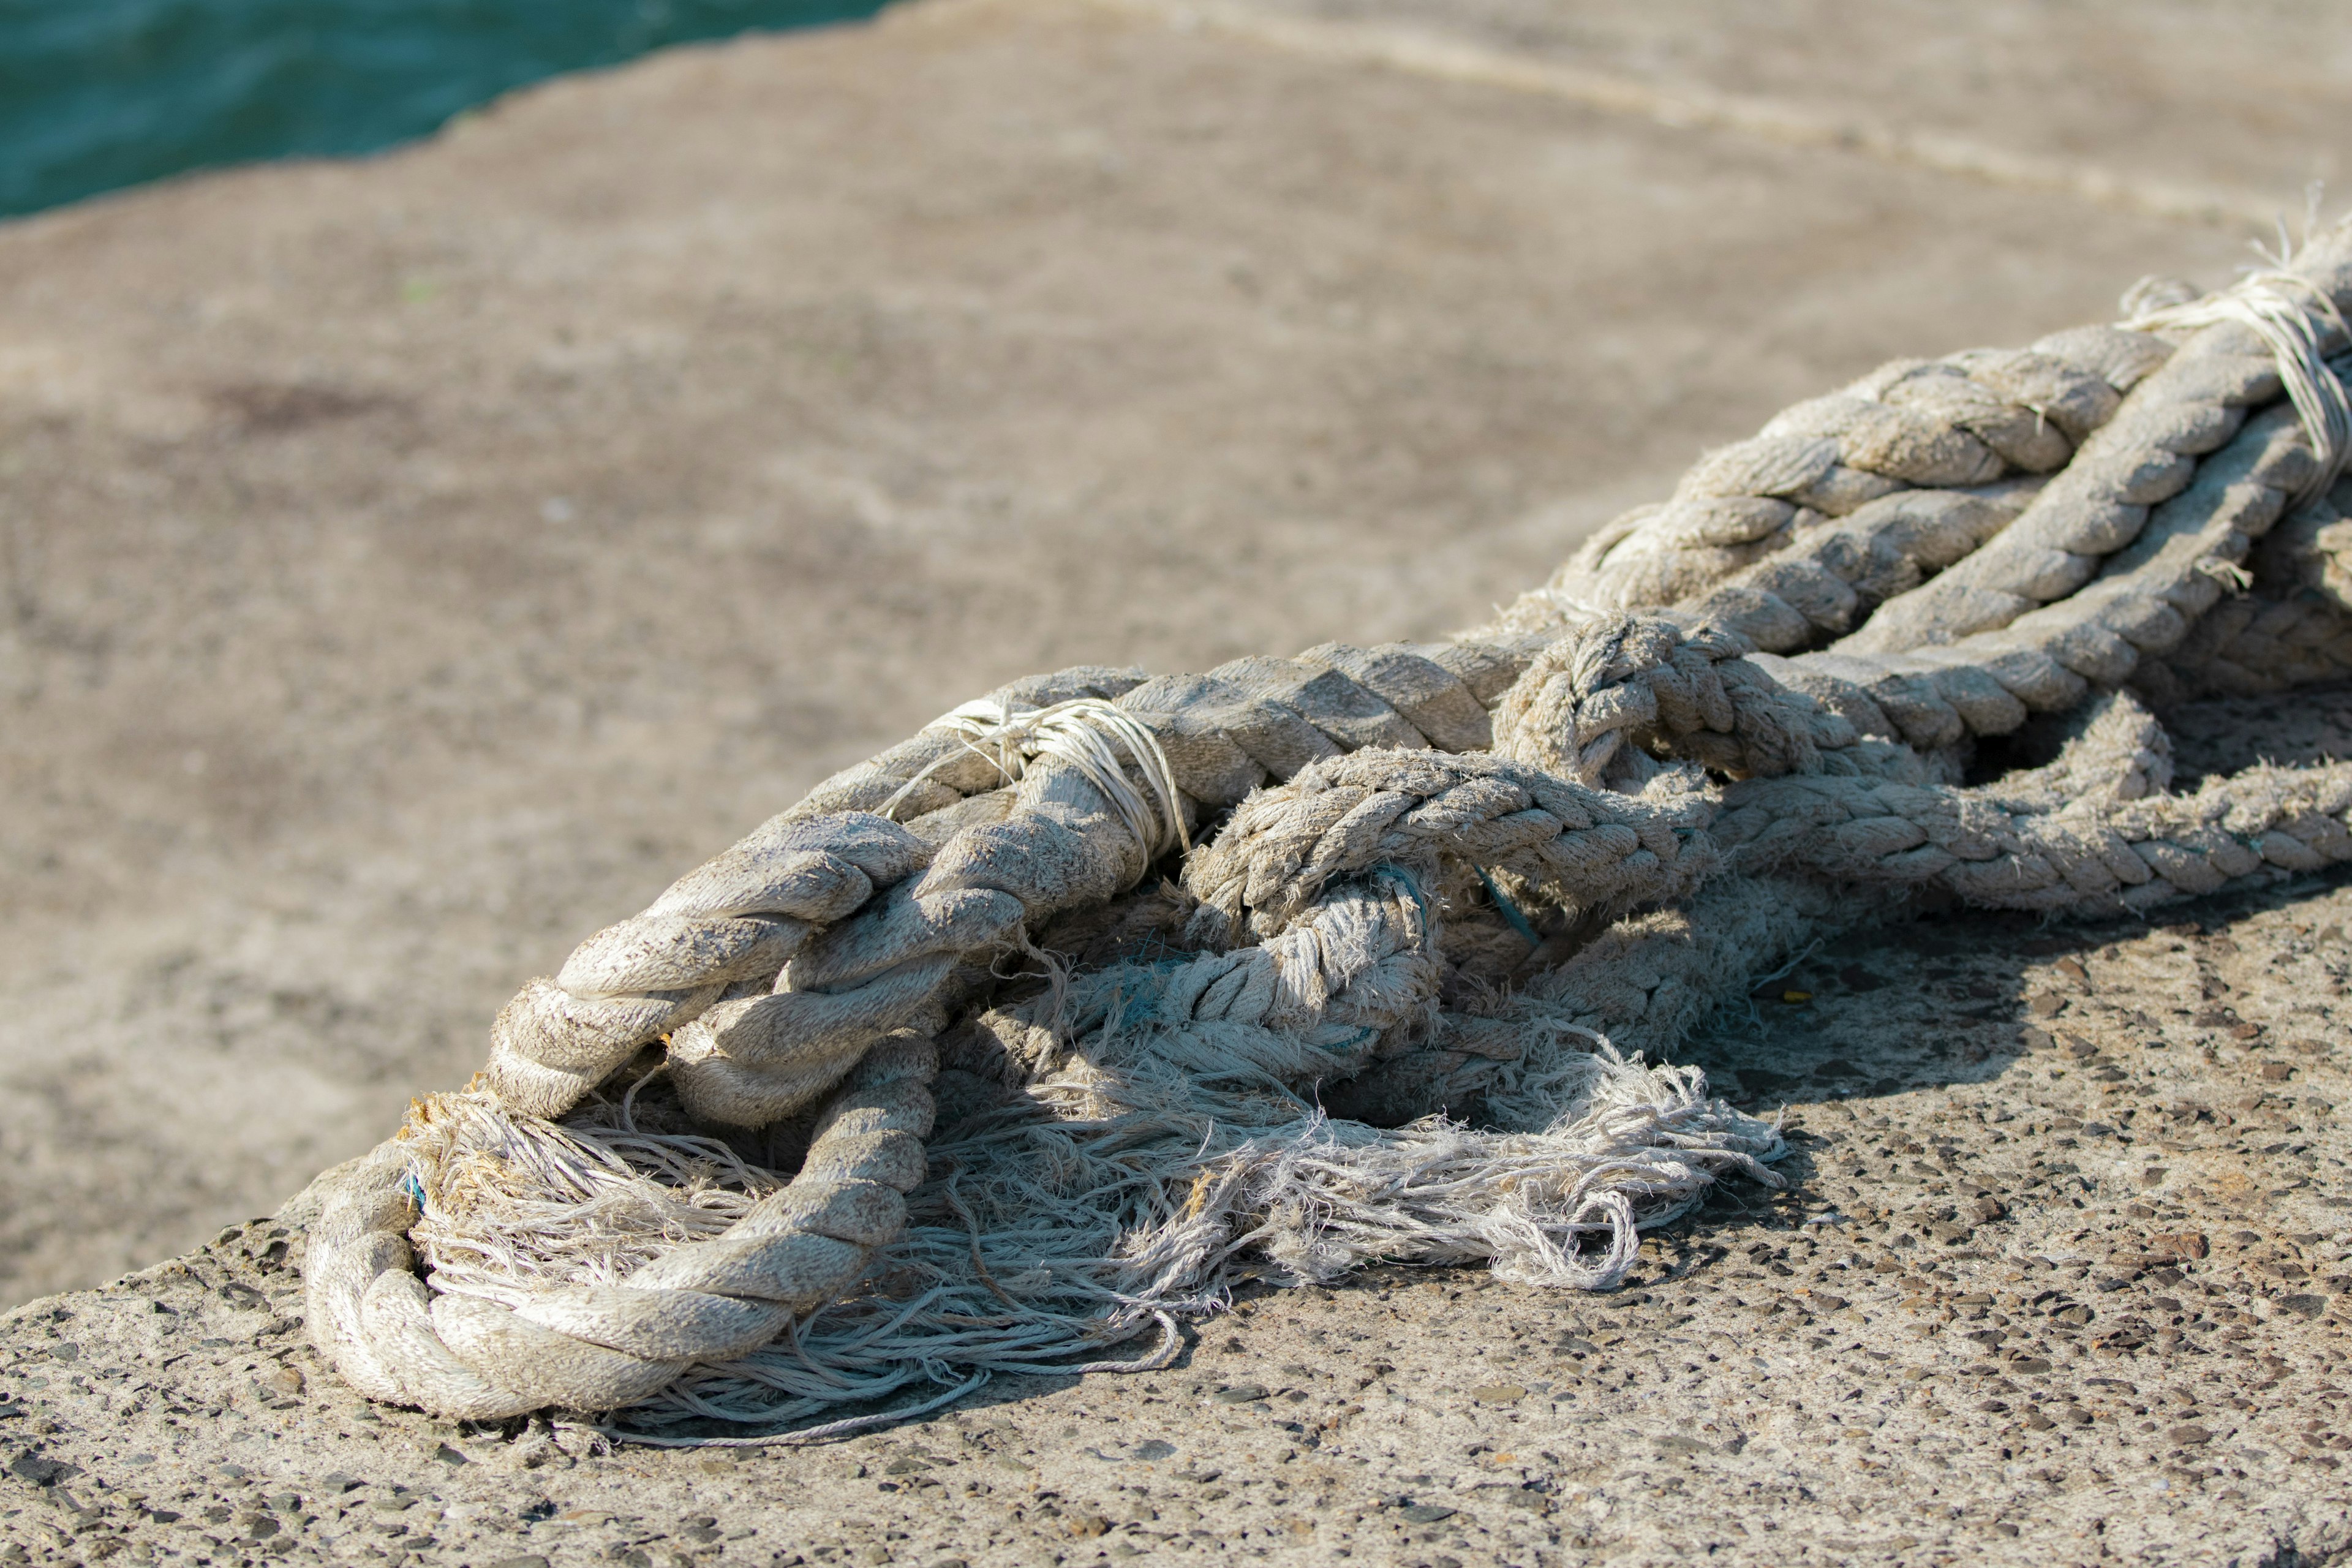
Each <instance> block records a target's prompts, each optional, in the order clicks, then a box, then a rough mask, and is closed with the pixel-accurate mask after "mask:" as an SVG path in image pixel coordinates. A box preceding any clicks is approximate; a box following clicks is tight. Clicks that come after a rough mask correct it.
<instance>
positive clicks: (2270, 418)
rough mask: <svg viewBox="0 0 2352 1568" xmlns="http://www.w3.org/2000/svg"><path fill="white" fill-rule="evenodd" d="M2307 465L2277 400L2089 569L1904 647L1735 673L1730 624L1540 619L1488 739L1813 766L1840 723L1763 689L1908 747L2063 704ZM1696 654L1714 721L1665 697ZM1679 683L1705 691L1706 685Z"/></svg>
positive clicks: (2209, 577) (2092, 681) (2208, 601)
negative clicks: (2057, 597) (2022, 609)
mask: <svg viewBox="0 0 2352 1568" xmlns="http://www.w3.org/2000/svg"><path fill="white" fill-rule="evenodd" d="M2119 417H2120V416H2119ZM2314 467H2315V459H2314V458H2313V456H2312V453H2311V448H2310V446H2309V442H2308V440H2307V438H2306V437H2305V432H2304V430H2303V427H2302V426H2301V425H2300V424H2299V422H2298V420H2297V418H2296V416H2295V414H2294V410H2293V409H2292V408H2291V407H2288V406H2285V405H2280V406H2276V407H2273V408H2272V409H2269V410H2266V411H2265V412H2263V413H2262V414H2260V415H2258V416H2255V417H2253V418H2252V419H2249V420H2244V421H2242V425H2241V427H2240V428H2239V430H2238V432H2237V433H2236V434H2235V435H2234V436H2233V437H2231V440H2230V441H2229V442H2228V443H2227V444H2226V445H2224V446H2223V447H2221V450H2219V451H2217V452H2215V453H2214V454H2213V455H2212V456H2211V457H2210V458H2206V459H2205V461H2204V462H2203V463H2202V464H2201V465H2200V466H2199V468H2198V470H2197V475H2196V479H2195V482H2194V483H2192V484H2190V485H2189V486H2187V487H2186V488H2185V489H2182V490H2181V491H2180V493H2179V494H2177V495H2176V496H2174V497H2173V498H2172V499H2171V500H2168V501H2165V502H2163V503H2162V504H2161V505H2158V506H2157V507H2155V508H2154V509H2153V510H2152V513H2151V515H2150V517H2149V518H2148V519H2147V522H2146V524H2145V526H2143V527H2142V528H2141V529H2140V531H2139V532H2138V534H2137V537H2136V538H2135V539H2134V541H2133V542H2132V543H2131V544H2130V546H2129V547H2128V548H2126V549H2124V550H2120V551H2118V552H2116V553H2115V555H2113V556H2112V557H2111V558H2110V559H2108V560H2107V561H2105V563H2104V564H2103V568H2102V572H2101V575H2100V576H2099V577H2098V579H2097V580H2096V581H2095V582H2093V583H2091V584H2088V585H2086V586H2084V587H2082V588H2081V589H2080V590H2079V591H2077V592H2075V593H2074V595H2072V596H2071V597H2068V598H2066V599H2063V600H2062V601H2060V602H2058V603H2056V604H2053V605H2047V606H2045V607H2043V608H2042V609H2039V610H2035V611H2033V612H2032V613H2030V614H2027V615H2024V616H2019V617H2018V618H2016V619H2015V620H2014V621H2012V622H2011V623H2010V624H2009V625H2007V626H2002V627H2000V628H1998V629H1996V630H1992V631H1988V632H1981V633H1978V634H1976V635H1973V636H1969V637H1958V638H1956V639H1954V640H1953V641H1951V642H1949V643H1947V644H1943V645H1939V646H1934V647H1918V648H1916V649H1913V650H1911V651H1909V652H1904V653H1893V654H1870V653H1853V652H1849V651H1847V650H1846V645H1844V644H1840V645H1838V646H1837V647H1832V648H1830V649H1825V650H1822V651H1820V652H1815V653H1808V654H1802V655H1800V656H1798V657H1796V658H1780V657H1778V656H1775V655H1772V654H1765V653H1752V654H1748V656H1747V658H1746V659H1745V663H1746V664H1747V665H1748V667H1749V668H1748V669H1746V670H1738V671H1736V672H1735V671H1734V669H1733V668H1732V666H1731V658H1732V656H1735V655H1736V654H1737V653H1738V650H1739V648H1740V647H1741V646H1742V645H1741V642H1740V640H1739V639H1738V637H1736V636H1735V635H1734V634H1732V633H1730V632H1728V631H1707V630H1701V631H1699V632H1696V633H1693V634H1685V633H1683V632H1681V631H1680V630H1679V628H1675V627H1673V626H1670V625H1669V624H1666V623H1664V622H1655V623H1652V625H1651V626H1650V629H1647V630H1643V631H1641V632H1639V633H1634V632H1632V631H1630V630H1628V631H1623V632H1621V631H1617V630H1613V629H1608V628H1612V627H1614V626H1618V625H1620V624H1621V623H1610V622H1601V623H1593V622H1583V623H1576V622H1557V621H1556V622H1555V623H1554V626H1555V627H1556V628H1559V629H1560V630H1561V631H1562V632H1563V635H1564V637H1565V638H1566V639H1568V640H1567V646H1565V647H1562V646H1560V645H1559V644H1555V645H1554V646H1553V647H1551V648H1549V649H1548V650H1547V651H1546V653H1544V654H1542V655H1539V656H1538V658H1536V659H1535V660H1533V661H1530V664H1529V666H1528V673H1527V674H1525V675H1523V676H1522V678H1521V681H1520V683H1519V685H1518V687H1517V688H1515V689H1512V690H1511V691H1509V692H1507V693H1506V695H1505V696H1504V698H1503V699H1502V700H1501V701H1500V703H1499V704H1498V706H1497V717H1496V724H1497V727H1498V730H1499V731H1501V739H1500V741H1499V742H1498V743H1499V744H1501V745H1503V746H1505V747H1507V748H1511V749H1513V750H1514V751H1515V753H1516V754H1531V755H1535V756H1538V757H1540V758H1542V759H1543V760H1546V761H1548V762H1551V763H1553V764H1554V765H1557V766H1561V767H1564V768H1574V769H1577V770H1579V771H1582V770H1583V769H1584V768H1586V767H1587V766H1588V764H1587V763H1585V762H1584V761H1583V758H1582V755H1581V753H1580V754H1579V755H1578V756H1575V757H1571V756H1570V755H1569V753H1568V751H1567V750H1566V749H1564V748H1567V747H1569V746H1570V744H1571V740H1570V738H1571V737H1589V738H1588V739H1584V740H1581V741H1578V742H1574V743H1575V744H1578V745H1580V746H1582V747H1583V748H1584V749H1585V750H1588V751H1591V752H1593V754H1594V755H1596V756H1599V757H1601V758H1602V759H1603V761H1604V764H1605V763H1606V762H1607V761H1609V760H1613V759H1614V757H1615V756H1616V755H1617V751H1616V746H1617V742H1614V741H1612V739H1611V736H1612V732H1614V731H1628V732H1631V733H1633V734H1641V733H1650V734H1652V735H1654V738H1655V740H1656V742H1657V743H1658V744H1660V745H1662V746H1665V747H1666V748H1668V749H1669V750H1670V752H1672V754H1675V755H1689V756H1692V757H1693V758H1694V759H1696V760H1698V761H1701V762H1703V763H1706V765H1707V766H1709V767H1710V768H1713V769H1715V770H1717V771H1718V772H1722V773H1732V774H1769V773H1787V772H1792V771H1801V770H1803V769H1806V768H1808V767H1810V766H1811V765H1813V764H1811V763H1809V762H1808V761H1807V759H1806V756H1805V752H1806V750H1807V742H1809V741H1810V743H1811V749H1813V750H1815V751H1830V752H1833V751H1837V750H1841V749H1842V748H1841V746H1840V745H1839V739H1840V736H1841V734H1842V731H1841V730H1839V729H1837V728H1833V727H1832V726H1828V725H1826V724H1824V723H1823V721H1822V718H1821V717H1814V718H1810V719H1808V718H1806V717H1804V715H1803V710H1802V708H1801V705H1791V704H1790V702H1789V701H1788V700H1787V698H1786V697H1785V696H1775V695H1773V693H1774V691H1775V690H1778V691H1780V692H1782V693H1787V694H1794V695H1797V696H1801V697H1802V698H1804V699H1809V700H1811V702H1812V703H1814V704H1817V705H1818V707H1819V708H1820V709H1821V710H1823V714H1824V716H1826V715H1834V716H1836V717H1837V718H1839V719H1842V720H1843V721H1844V723H1845V725H1847V726H1850V727H1851V730H1852V731H1853V733H1854V734H1857V735H1859V736H1862V737H1864V738H1867V739H1875V740H1884V741H1893V742H1901V743H1902V744H1905V745H1907V746H1909V747H1911V748H1913V749H1914V750H1916V751H1918V752H1937V751H1940V750H1942V749H1944V748H1947V747H1950V746H1953V745H1955V744H1957V743H1958V742H1961V741H1964V740H1967V739H1969V738H1970V737H1985V736H1992V735H2001V734H2007V733H2009V732H2011V731H2014V730H2016V729H2018V728H2019V727H2020V726H2021V725H2022V724H2023V723H2024V722H2025V721H2026V720H2027V718H2028V717H2030V716H2031V715H2032V713H2035V712H2062V711H2064V710H2068V709H2071V708H2073V707H2074V706H2076V705H2077V704H2078V703H2080V702H2081V701H2082V700H2084V697H2085V696H2086V695H2087V694H2088V693H2089V692H2090V690H2091V689H2093V687H2094V685H2097V686H2104V687H2112V686H2116V685H2120V684H2121V683H2123V682H2124V681H2126V680H2127V679H2130V678H2131V677H2132V675H2133V674H2134V673H2135V671H2137V669H2138V668H2139V666H2140V664H2141V661H2142V660H2143V659H2144V658H2161V657H2162V656H2163V655H2165V654H2167V653H2168V652H2170V651H2171V650H2172V649H2174V648H2176V647H2179V646H2180V644H2181V643H2182V642H2183V640H2184V639H2186V638H2187V637H2188V636H2189V631H2190V628H2191V626H2194V624H2195V623H2196V621H2197V620H2198V619H2199V617H2200V616H2203V615H2204V614H2205V612H2206V611H2207V610H2209V609H2210V608H2211V607H2212V606H2213V605H2214V604H2215V603H2216V602H2217V601H2218V600H2220V599H2221V597H2222V596H2223V595H2224V594H2225V593H2227V592H2228V591H2229V590H2230V588H2231V586H2232V585H2233V584H2235V583H2236V582H2237V581H2238V580H2240V578H2242V574H2243V568H2242V564H2241V563H2242V562H2244V561H2245V559H2246V558H2247V554H2248V552H2249V551H2250V549H2251V548H2252V543H2253V542H2254V541H2255V540H2257V539H2259V538H2261V537H2262V536H2263V534H2264V533H2266V532H2267V531H2269V529H2270V528H2271V526H2272V524H2273V523H2274V522H2275V521H2277V520H2278V518H2279V517H2280V515H2281V514H2282V513H2283V512H2284V510H2285V507H2286V502H2287V499H2288V497H2289V496H2290V495H2291V494H2292V493H2294V490H2295V489H2297V488H2298V487H2300V486H2301V485H2302V484H2304V483H2305V481H2306V480H2307V479H2309V477H2310V474H2311V472H2312V471H2313V468H2314ZM2004 537H2005V536H2004ZM1940 580H1941V579H1938V581H1940ZM1898 604H1899V601H1895V602H1890V603H1889V604H1887V605H1884V606H1882V607H1881V609H1880V610H1879V612H1878V616H1877V617H1874V621H1873V623H1872V624H1876V621H1877V619H1881V618H1885V616H1891V615H1895V614H1897V613H1898V610H1897V605H1898ZM1596 624H1598V625H1599V626H1601V627H1603V628H1604V629H1603V630H1602V631H1601V633H1600V634H1598V635H1599V636H1601V638H1602V639H1603V645H1605V646H1596V645H1594V642H1593V639H1594V637H1596V633H1595V630H1594V626H1595V625H1596ZM1609 639H1614V640H1613V642H1611V641H1610V640H1609ZM1849 640H1851V639H1849ZM1604 655H1605V657H1604ZM1703 663H1705V664H1712V665H1713V666H1715V668H1716V669H1717V672H1718V673H1717V677H1716V679H1717V681H1718V682H1719V683H1720V684H1721V686H1722V688H1723V692H1724V700H1727V701H1733V702H1734V707H1735V712H1734V714H1733V715H1731V716H1730V717H1729V718H1728V720H1727V716H1726V715H1725V713H1724V710H1723V707H1722V705H1721V703H1720V702H1713V701H1710V702H1709V703H1706V704H1694V703H1693V702H1692V701H1690V700H1684V699H1681V698H1679V697H1678V696H1677V695H1675V690H1676V683H1677V682H1680V683H1685V684H1686V683H1688V682H1690V681H1692V680H1693V679H1695V678H1696V676H1697V675H1698V672H1699V670H1700V668H1701V666H1702V664H1703ZM1614 670H1622V671H1623V674H1622V676H1620V677H1619V678H1618V679H1616V680H1615V681H1614V682H1612V680H1610V679H1608V677H1607V675H1606V674H1605V673H1603V672H1604V671H1614ZM1612 685H1613V686H1615V687H1619V688H1622V689H1623V691H1622V695H1620V694H1618V693H1617V692H1614V691H1612V689H1611V688H1612ZM1695 689H1696V690H1698V691H1700V693H1701V694H1702V695H1703V694H1705V692H1706V690H1708V689H1706V688H1695ZM1743 696H1744V698H1745V700H1746V707H1745V708H1744V709H1739V708H1738V702H1737V699H1738V698H1739V697H1743ZM1653 702H1655V703H1657V704H1658V705H1659V706H1658V710H1657V716H1656V718H1655V720H1652V719H1651V718H1650V717H1649V713H1650V708H1651V705H1652V704H1653ZM1710 708H1711V709H1712V711H1710ZM1546 748H1549V750H1547V749H1546ZM1677 748H1680V749H1677Z"/></svg>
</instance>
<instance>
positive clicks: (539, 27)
mask: <svg viewBox="0 0 2352 1568" xmlns="http://www.w3.org/2000/svg"><path fill="white" fill-rule="evenodd" d="M880 5H881V0H0V214H7V213H23V212H32V211H34V210H36V209H37V208H40V207H46V206H54V205H57V204H58V203H59V202H69V201H73V200H75V199H77V198H79V197H81V196H86V195H92V194H94V193H96V192H99V191H109V190H114V189H117V188H119V187H121V186H123V185H134V184H139V183H140V182H142V181H144V180H152V179H156V178H158V177H160V176H162V175H164V174H178V173H179V172H181V171H182V170H184V169H198V168H205V167H208V166H210V165H213V164H218V163H246V162H248V161H251V160H254V159H259V158H282V157H287V156H289V155H292V154H299V153H367V152H373V151H374V150H375V149H377V148H380V147H387V146H390V145H391V144H393V143H394V142H403V141H406V140H407V139H409V138H410V137H414V136H421V135H424V134H425V132H429V131H432V130H433V129H435V128H436V126H438V125H440V124H441V123H442V122H443V121H446V120H447V119H448V118H449V117H450V116H451V115H453V114H456V113H457V112H458V111H459V110H464V109H468V108H471V107H472V106H474V105H476V104H478V103H481V102H484V101H485V100H488V99H491V98H495V97H496V96H497V95H498V94H499V93H501V92H504V91H505V90H507V89H509V88H511V87H519V86H520V85H521V84H522V83H524V82H528V81H536V80H538V79H541V78H542V77H549V76H553V75H555V74H556V73H558V72H560V71H568V70H578V69H581V68H583V67H588V66H602V65H612V64H615V63H617V62H619V61H621V60H625V59H629V58H634V57H635V56H637V55H641V54H644V53H645V52H646V51H647V50H648V49H657V48H660V47H663V46H664V45H666V44H676V43H683V42H685V41H687V40H688V39H693V38H714V37H727V36H730V35H731V34H735V33H740V32H745V31H748V30H751V29H753V28H775V27H799V26H811V25H814V24H816V23H821V22H834V21H841V20H844V19H845V18H849V17H855V16H868V15H870V14H872V13H873V12H874V11H876V10H878V9H879V8H880Z"/></svg>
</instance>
